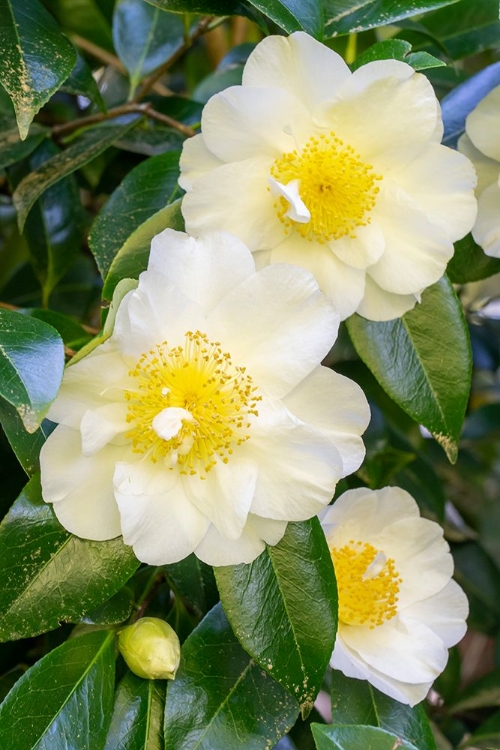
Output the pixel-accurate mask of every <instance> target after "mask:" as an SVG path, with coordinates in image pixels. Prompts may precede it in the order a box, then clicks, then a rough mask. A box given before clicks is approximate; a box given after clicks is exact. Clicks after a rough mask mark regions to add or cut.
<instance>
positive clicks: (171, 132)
mask: <svg viewBox="0 0 500 750" xmlns="http://www.w3.org/2000/svg"><path fill="white" fill-rule="evenodd" d="M185 140H186V137H185V136H184V135H182V133H180V132H179V131H178V130H176V129H175V128H169V127H166V126H165V125H160V124H159V123H158V122H157V121H155V120H152V119H151V118H150V119H148V120H144V121H143V122H142V123H141V124H140V125H138V126H137V127H136V128H134V129H133V130H129V132H128V133H127V134H126V135H125V136H124V137H123V138H120V140H119V141H117V143H116V145H117V147H118V148H121V149H123V150H124V151H131V152H132V153H133V154H143V155H144V156H160V155H161V154H165V153H167V152H169V151H179V149H181V148H182V144H183V142H184V141H185ZM139 166H140V165H139ZM127 176H128V175H127ZM125 179H126V178H125ZM179 194H180V189H179Z"/></svg>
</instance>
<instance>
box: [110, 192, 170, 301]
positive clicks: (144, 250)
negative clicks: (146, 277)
mask: <svg viewBox="0 0 500 750" xmlns="http://www.w3.org/2000/svg"><path fill="white" fill-rule="evenodd" d="M167 227H170V228H171V229H177V230H178V231H183V230H184V220H183V218H182V214H181V201H180V200H177V201H175V202H174V203H171V204H170V205H168V206H165V208H162V209H161V210H160V211H157V212H156V213H155V214H153V216H150V217H149V219H147V220H146V221H145V222H144V223H143V224H141V225H140V226H139V227H138V228H137V229H136V230H135V231H134V232H132V234H131V235H130V237H129V238H128V239H127V240H126V242H124V244H123V245H122V246H121V248H120V249H119V251H118V252H117V254H116V256H115V258H114V260H113V262H112V263H111V266H110V269H109V272H108V275H107V276H106V281H105V282H104V288H103V290H102V294H103V297H104V298H105V299H111V297H112V296H113V291H114V289H115V287H116V285H117V284H118V282H119V281H121V280H122V279H136V278H138V276H139V274H140V273H141V272H142V271H144V270H145V268H146V267H147V264H148V258H149V251H150V247H151V240H152V239H153V237H154V236H155V235H156V234H159V233H160V232H162V231H163V230H164V229H167Z"/></svg>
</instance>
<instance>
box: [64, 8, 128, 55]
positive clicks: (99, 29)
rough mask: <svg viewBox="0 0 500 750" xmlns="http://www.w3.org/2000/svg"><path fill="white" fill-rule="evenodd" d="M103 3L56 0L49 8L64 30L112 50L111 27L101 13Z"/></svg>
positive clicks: (109, 50)
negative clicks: (52, 6)
mask: <svg viewBox="0 0 500 750" xmlns="http://www.w3.org/2000/svg"><path fill="white" fill-rule="evenodd" d="M103 4H104V3H103V0H57V1H56V2H55V3H54V8H53V9H52V8H51V10H53V13H54V16H55V17H56V18H57V20H58V21H59V23H60V25H61V26H62V28H63V29H64V30H65V31H68V32H72V33H73V34H77V35H78V36H81V37H84V38H85V39H88V40H89V41H91V42H93V43H94V44H96V45H97V46H98V47H102V48H103V49H105V50H107V51H108V52H113V51H114V50H113V39H112V37H111V28H110V25H109V23H108V21H107V19H106V17H105V14H104V13H103V10H102V6H103Z"/></svg>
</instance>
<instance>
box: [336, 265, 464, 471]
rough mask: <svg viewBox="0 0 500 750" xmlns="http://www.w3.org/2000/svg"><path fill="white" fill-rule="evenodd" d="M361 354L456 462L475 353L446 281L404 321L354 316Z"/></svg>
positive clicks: (352, 332)
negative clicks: (380, 320)
mask: <svg viewBox="0 0 500 750" xmlns="http://www.w3.org/2000/svg"><path fill="white" fill-rule="evenodd" d="M347 328H348V330H349V334H350V336H351V339H352V342H353V344H354V346H355V347H356V350H357V352H358V354H359V356H360V357H361V359H362V360H363V361H364V362H365V364H366V365H367V366H368V367H369V368H370V370H371V371H372V372H373V374H374V375H375V377H376V378H377V380H378V382H379V383H380V385H381V386H382V387H383V388H384V390H385V391H386V392H387V393H388V394H389V396H390V397H391V398H392V399H393V400H394V401H395V402H396V403H397V404H398V405H399V406H400V407H401V408H402V409H404V410H405V411H406V413H407V414H409V415H410V416H411V417H412V418H413V419H414V420H415V421H416V422H418V423H419V424H422V425H424V427H426V428H427V429H428V430H429V431H430V432H431V433H432V435H433V436H434V438H435V439H436V440H437V442H438V443H439V444H440V445H441V447H442V448H443V449H444V450H445V452H446V455H447V456H448V459H449V460H450V461H451V462H452V463H454V462H455V461H456V458H457V453H458V439H459V436H460V430H461V427H462V422H463V419H464V415H465V409H466V406H467V401H468V398H469V391H470V379H471V351H470V341H469V333H468V330H467V325H466V323H465V319H464V315H463V310H462V307H461V305H460V302H459V301H458V299H457V297H456V295H455V292H454V291H453V287H452V285H451V284H450V282H449V281H448V279H447V278H446V277H443V278H442V279H441V280H440V281H439V282H438V283H437V284H434V285H433V286H432V287H429V288H428V289H426V290H425V292H424V293H423V295H422V302H421V303H420V304H418V305H417V306H416V307H415V308H414V309H413V310H410V312H408V313H406V314H405V315H404V316H403V317H402V318H397V319H395V320H390V321H387V322H383V323H379V322H373V321H370V320H366V319H365V318H361V317H360V316H359V315H353V316H352V317H351V318H350V319H349V320H348V321H347Z"/></svg>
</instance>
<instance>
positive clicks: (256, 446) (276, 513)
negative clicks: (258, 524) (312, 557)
mask: <svg viewBox="0 0 500 750" xmlns="http://www.w3.org/2000/svg"><path fill="white" fill-rule="evenodd" d="M258 408H259V417H258V419H256V420H255V422H254V423H253V424H252V426H251V429H250V439H249V440H247V441H246V442H245V443H244V444H243V445H242V446H241V448H240V450H241V452H242V453H244V455H245V456H246V457H248V458H251V459H253V460H254V461H255V463H256V464H257V465H258V467H259V474H258V478H257V484H256V487H255V494H254V498H253V502H252V507H251V511H252V513H256V514H257V515H259V516H263V517H264V518H274V519H276V520H281V521H285V520H289V521H303V520H305V519H306V518H310V517H311V516H313V515H315V514H316V513H318V511H319V510H320V509H321V508H322V507H323V506H325V505H326V504H327V503H328V502H329V501H330V500H331V497H332V495H333V492H334V489H335V485H336V483H337V481H338V480H339V479H340V478H341V476H342V474H343V466H342V459H341V457H340V455H339V453H338V451H337V448H336V447H335V445H334V443H333V442H331V441H330V440H329V439H328V438H327V437H326V436H324V434H323V433H322V432H320V431H319V430H315V429H314V428H313V427H310V426H309V425H306V424H304V423H302V422H300V421H299V420H298V419H297V418H295V417H294V416H293V415H292V414H291V413H290V412H289V411H288V410H287V409H286V407H285V406H284V405H283V404H282V403H281V402H279V401H278V400H277V399H269V398H265V399H263V401H261V402H260V403H259V407H258Z"/></svg>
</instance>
